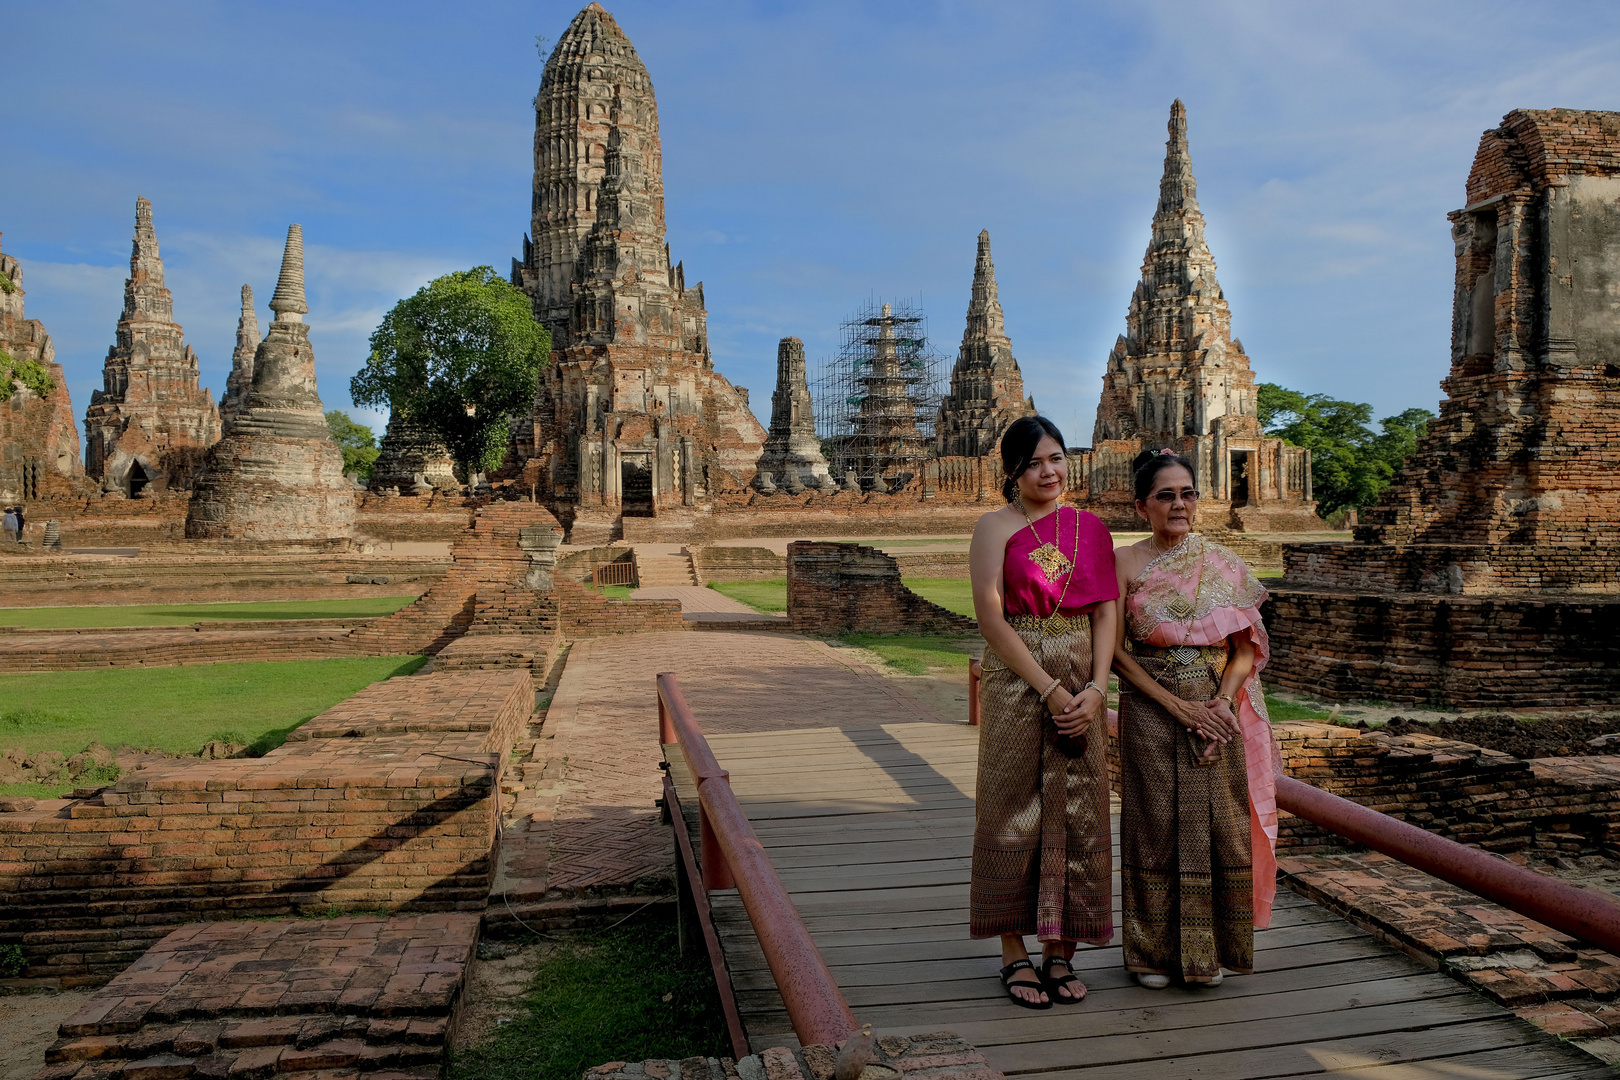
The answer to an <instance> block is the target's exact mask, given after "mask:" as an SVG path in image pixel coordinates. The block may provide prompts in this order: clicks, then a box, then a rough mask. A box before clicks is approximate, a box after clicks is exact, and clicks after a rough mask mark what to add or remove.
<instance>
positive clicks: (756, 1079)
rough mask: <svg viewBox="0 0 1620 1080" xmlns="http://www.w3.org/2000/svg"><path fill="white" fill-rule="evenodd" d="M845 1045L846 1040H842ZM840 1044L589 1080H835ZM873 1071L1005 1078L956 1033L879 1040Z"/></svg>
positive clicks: (633, 1065) (629, 1069)
mask: <svg viewBox="0 0 1620 1080" xmlns="http://www.w3.org/2000/svg"><path fill="white" fill-rule="evenodd" d="M839 1045H840V1046H841V1045H843V1044H841V1043H840V1044H839ZM836 1055H837V1047H832V1046H817V1045H812V1046H805V1047H785V1046H773V1047H770V1048H769V1049H766V1050H761V1051H759V1052H758V1053H757V1054H750V1055H749V1056H748V1057H745V1058H743V1059H742V1060H741V1061H733V1060H732V1059H731V1058H686V1059H684V1060H676V1059H673V1058H655V1059H653V1060H651V1061H632V1062H626V1061H611V1062H608V1063H607V1064H606V1065H598V1066H596V1067H595V1068H594V1069H586V1070H585V1080H737V1078H738V1077H747V1078H749V1080H833V1076H834V1066H835V1062H836ZM867 1068H868V1069H872V1070H874V1073H868V1074H867V1075H874V1074H875V1073H881V1075H883V1076H890V1077H893V1076H896V1075H899V1076H908V1077H927V1078H929V1080H1002V1074H1001V1073H1000V1072H998V1071H997V1070H995V1069H993V1068H991V1067H990V1063H989V1062H988V1061H986V1060H985V1058H984V1055H983V1054H981V1053H979V1051H978V1050H976V1049H974V1047H973V1046H972V1045H971V1044H970V1043H968V1042H967V1041H966V1040H964V1039H963V1038H962V1037H961V1036H959V1035H957V1034H956V1033H955V1032H954V1031H931V1032H928V1033H926V1034H922V1035H911V1036H905V1035H888V1036H884V1037H883V1038H881V1039H878V1040H876V1041H875V1042H874V1044H873V1046H872V1057H871V1060H870V1062H869V1064H868V1065H867Z"/></svg>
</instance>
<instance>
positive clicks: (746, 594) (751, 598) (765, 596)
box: [709, 578, 787, 615]
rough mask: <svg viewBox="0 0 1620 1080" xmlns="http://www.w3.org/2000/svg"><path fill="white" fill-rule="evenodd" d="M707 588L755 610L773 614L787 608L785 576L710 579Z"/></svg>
mask: <svg viewBox="0 0 1620 1080" xmlns="http://www.w3.org/2000/svg"><path fill="white" fill-rule="evenodd" d="M709 588H711V589H713V590H714V591H715V592H717V593H719V594H720V595H721V596H729V597H731V598H732V599H733V600H739V601H741V602H742V603H744V604H747V605H748V606H749V607H751V608H753V609H754V610H755V611H763V612H764V613H765V614H767V615H775V614H778V613H780V612H783V611H786V610H787V578H772V579H771V580H769V581H711V582H709Z"/></svg>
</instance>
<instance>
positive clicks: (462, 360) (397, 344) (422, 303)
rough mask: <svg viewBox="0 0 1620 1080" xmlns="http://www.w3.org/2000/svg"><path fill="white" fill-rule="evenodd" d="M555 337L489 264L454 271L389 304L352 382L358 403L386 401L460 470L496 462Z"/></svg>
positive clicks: (502, 454) (465, 472) (525, 299)
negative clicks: (432, 439) (440, 446)
mask: <svg viewBox="0 0 1620 1080" xmlns="http://www.w3.org/2000/svg"><path fill="white" fill-rule="evenodd" d="M550 357H551V335H550V334H548V333H546V331H545V329H544V328H542V327H541V326H540V324H539V323H537V322H535V321H534V312H533V309H532V308H531V307H530V306H529V298H528V297H527V296H525V295H524V294H523V293H522V292H521V291H520V290H518V289H517V288H516V287H515V286H513V285H512V284H511V283H510V282H508V281H506V280H505V279H504V278H501V277H499V276H497V275H496V273H495V270H494V268H493V267H489V266H476V267H474V268H473V269H471V270H458V271H456V272H455V273H453V274H446V275H445V276H444V277H441V278H437V279H435V280H434V281H432V282H429V283H428V284H427V285H426V286H424V287H423V288H422V289H420V290H418V292H417V293H416V295H415V296H411V297H407V298H406V299H404V300H401V301H400V302H399V303H397V304H395V305H394V308H393V310H392V311H390V312H389V313H388V314H387V315H386V316H384V317H383V321H382V325H380V326H378V327H377V330H376V332H375V333H374V334H372V335H371V358H370V359H369V360H367V361H366V366H365V367H364V368H363V369H361V371H360V373H359V374H358V375H356V376H355V377H354V378H353V379H352V380H350V382H349V394H350V396H351V397H353V398H354V401H355V403H356V404H357V405H370V406H373V407H380V406H384V405H386V406H387V407H389V408H390V409H392V410H394V411H395V412H398V413H402V414H403V415H405V416H407V417H409V418H410V419H412V420H413V421H415V422H416V423H417V424H419V425H421V426H422V427H423V428H425V429H427V430H428V431H429V432H430V433H431V434H432V435H434V436H435V437H436V438H438V439H439V441H440V442H442V443H443V444H444V446H445V449H447V450H449V452H450V456H451V457H453V458H455V460H456V463H457V464H458V465H460V466H461V468H462V470H463V475H465V476H467V477H468V478H471V476H472V474H473V473H475V472H480V471H487V470H491V469H495V468H498V467H499V466H500V464H501V461H502V459H503V458H504V457H505V455H506V447H507V442H508V440H509V439H510V438H511V432H512V426H511V425H512V419H513V418H514V417H516V416H518V415H519V414H520V413H522V412H524V411H525V410H527V409H529V408H530V407H531V406H532V405H533V402H534V392H535V387H536V386H537V385H538V384H539V380H540V371H541V369H542V368H543V367H545V365H546V364H547V363H548V362H549V360H550Z"/></svg>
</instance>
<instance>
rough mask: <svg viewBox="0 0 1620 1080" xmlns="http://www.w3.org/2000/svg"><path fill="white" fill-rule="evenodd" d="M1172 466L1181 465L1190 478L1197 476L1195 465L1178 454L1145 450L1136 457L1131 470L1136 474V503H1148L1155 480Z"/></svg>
mask: <svg viewBox="0 0 1620 1080" xmlns="http://www.w3.org/2000/svg"><path fill="white" fill-rule="evenodd" d="M1172 465H1180V466H1181V467H1182V468H1183V469H1186V470H1187V475H1188V476H1197V475H1198V474H1197V473H1196V472H1194V471H1193V463H1192V462H1190V461H1188V460H1187V459H1186V458H1184V457H1182V456H1181V455H1180V454H1177V453H1169V454H1163V453H1160V452H1159V451H1157V450H1144V451H1142V452H1141V453H1140V454H1137V455H1136V460H1135V461H1133V462H1131V470H1132V471H1133V472H1134V473H1135V474H1136V501H1137V502H1146V501H1147V497H1148V493H1149V492H1151V491H1152V490H1153V480H1154V478H1155V477H1157V476H1158V475H1159V473H1161V472H1163V471H1164V470H1165V469H1168V468H1169V467H1170V466H1172Z"/></svg>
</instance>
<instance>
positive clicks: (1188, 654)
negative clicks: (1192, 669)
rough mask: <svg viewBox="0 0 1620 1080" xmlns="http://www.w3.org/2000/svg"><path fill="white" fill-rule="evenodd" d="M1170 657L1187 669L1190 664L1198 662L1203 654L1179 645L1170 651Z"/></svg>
mask: <svg viewBox="0 0 1620 1080" xmlns="http://www.w3.org/2000/svg"><path fill="white" fill-rule="evenodd" d="M1170 655H1171V656H1172V657H1174V658H1175V661H1176V663H1178V664H1181V665H1182V666H1183V667H1185V666H1186V665H1188V664H1192V663H1194V662H1196V661H1197V660H1198V658H1199V657H1200V656H1202V655H1203V654H1202V653H1200V652H1199V651H1198V650H1197V649H1193V648H1189V647H1188V646H1186V645H1179V646H1177V647H1176V648H1174V649H1171V650H1170Z"/></svg>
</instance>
